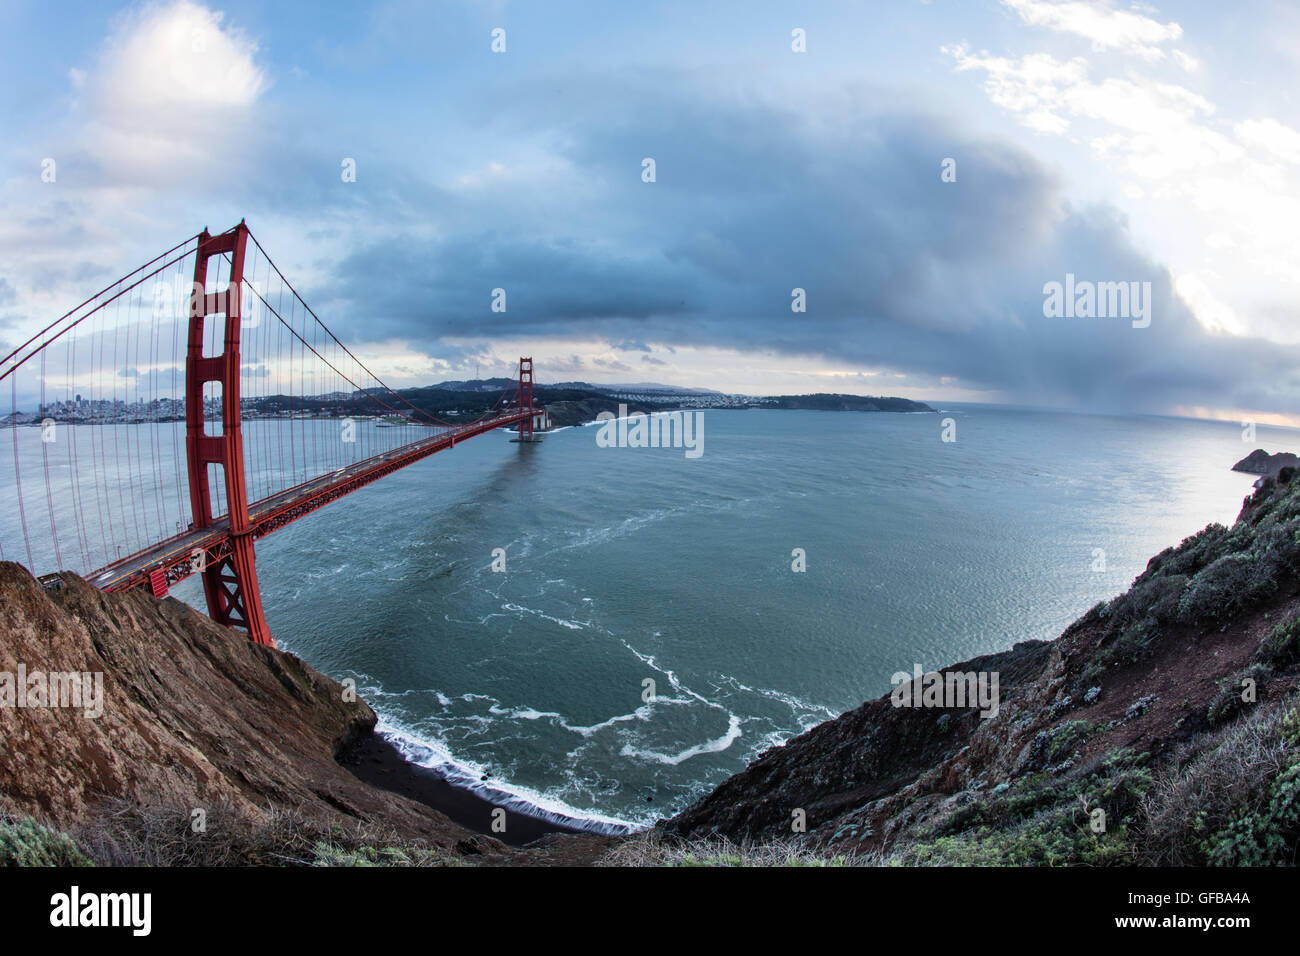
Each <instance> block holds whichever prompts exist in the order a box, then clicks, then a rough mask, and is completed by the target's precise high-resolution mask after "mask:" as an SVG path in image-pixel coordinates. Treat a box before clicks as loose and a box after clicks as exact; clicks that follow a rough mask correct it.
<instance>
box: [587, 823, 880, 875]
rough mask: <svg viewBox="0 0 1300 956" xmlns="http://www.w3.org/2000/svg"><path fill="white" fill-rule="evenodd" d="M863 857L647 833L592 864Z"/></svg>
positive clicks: (791, 845) (831, 861) (800, 862)
mask: <svg viewBox="0 0 1300 956" xmlns="http://www.w3.org/2000/svg"><path fill="white" fill-rule="evenodd" d="M874 862H877V861H876V860H874V859H869V858H867V857H864V856H851V855H845V854H836V853H833V852H830V851H827V850H817V849H811V848H809V847H808V846H807V845H805V844H802V843H800V842H799V841H798V840H794V839H791V840H779V841H775V842H772V843H741V844H737V843H733V842H732V841H730V840H728V839H726V838H716V839H701V840H679V839H675V838H672V837H666V836H664V835H663V834H662V833H661V832H659V831H658V830H649V831H646V832H645V833H639V834H637V835H635V836H632V837H629V838H628V839H626V840H624V841H623V842H621V843H619V844H618V846H616V847H614V848H613V849H612V850H610V851H609V852H608V853H606V854H605V855H604V856H603V857H601V858H600V859H599V860H597V861H596V865H597V866H865V865H870V864H872V863H874Z"/></svg>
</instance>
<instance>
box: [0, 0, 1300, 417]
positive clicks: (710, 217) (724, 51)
mask: <svg viewBox="0 0 1300 956" xmlns="http://www.w3.org/2000/svg"><path fill="white" fill-rule="evenodd" d="M810 7H812V8H813V9H811V10H810V9H809V8H810ZM494 30H503V31H504V45H505V49H504V51H502V52H496V51H494V50H493V42H494V41H493V31H494ZM796 31H800V32H798V33H796ZM498 45H500V41H498ZM801 45H802V47H803V50H802V52H801V51H799V50H796V49H795V48H796V47H799V46H801ZM0 51H2V52H3V56H2V57H0V77H2V78H3V81H4V82H3V84H2V85H0V98H2V100H3V111H4V114H3V115H4V117H5V120H6V123H5V129H6V135H5V137H4V140H3V143H0V345H5V344H6V343H7V344H8V345H9V346H12V345H14V344H16V342H17V340H20V338H21V337H25V336H23V333H24V332H25V331H31V330H32V329H33V328H36V327H39V326H41V325H44V324H45V323H46V322H47V321H49V320H50V319H51V318H53V317H54V316H56V315H58V314H60V313H61V312H62V311H64V310H65V309H66V308H68V307H70V306H71V305H73V304H75V303H76V302H77V301H80V299H81V298H84V297H85V296H86V295H87V294H89V293H90V292H92V291H94V290H95V289H97V288H99V287H100V286H102V285H104V284H106V283H107V282H109V281H111V280H112V279H114V278H116V277H117V276H119V275H122V274H124V273H126V272H128V271H129V270H130V269H132V268H134V267H135V266H136V265H139V264H140V263H141V262H144V261H145V260H147V259H149V258H151V257H152V256H154V255H156V254H157V253H159V252H161V251H162V250H163V249H165V248H168V247H170V246H171V245H173V244H175V243H176V242H178V241H180V240H181V239H182V238H184V237H185V236H186V235H192V234H193V233H195V232H197V231H198V230H199V229H201V228H202V227H204V226H208V227H210V228H211V229H212V230H213V231H218V230H220V229H224V228H227V227H228V226H230V225H232V224H234V223H235V222H238V221H239V219H240V218H245V217H246V218H247V221H248V223H249V225H250V226H251V227H252V229H253V231H254V232H255V233H256V234H257V235H258V237H259V239H260V240H261V242H262V244H263V245H264V246H265V247H266V248H267V249H268V250H269V251H270V252H271V254H272V255H273V256H275V257H276V259H277V261H278V263H279V264H280V266H281V268H283V269H284V270H285V272H286V274H287V275H288V276H289V277H290V278H291V279H292V280H294V282H295V284H296V285H297V286H298V287H299V289H300V290H301V291H303V293H304V295H305V297H306V299H307V300H308V301H309V302H310V303H311V304H312V305H313V307H314V308H315V309H316V311H317V312H318V313H319V314H320V315H321V316H322V317H323V318H324V319H325V320H326V321H327V322H329V323H330V324H331V325H332V326H333V327H334V328H335V329H336V330H338V331H339V332H340V333H341V335H342V337H343V338H344V339H345V340H346V341H348V343H349V344H350V345H352V346H353V348H354V350H355V351H356V352H357V353H358V354H359V355H360V356H362V357H363V358H366V359H367V360H371V365H372V367H374V368H375V370H376V371H377V372H379V373H380V374H381V375H383V376H384V377H385V378H387V379H388V380H389V381H390V384H395V385H404V384H424V383H427V382H431V381H437V380H441V379H444V378H453V377H463V376H465V375H472V374H473V372H474V370H475V368H476V367H477V368H480V369H481V370H482V373H483V374H484V375H486V374H489V373H493V374H502V373H504V372H505V371H506V369H507V367H508V366H510V365H513V363H514V361H515V359H516V358H517V357H518V356H519V355H520V354H531V355H533V356H534V358H535V360H536V363H537V368H538V378H539V380H541V381H543V382H546V381H563V380H570V379H585V380H588V381H600V382H633V381H660V382H669V383H676V384H683V385H699V386H707V387H713V388H718V389H722V390H724V391H738V392H749V393H757V392H761V393H774V392H810V391H842V392H854V393H861V394H882V393H883V394H891V395H903V396H908V397H913V398H921V399H928V400H939V401H942V400H974V401H999V402H1016V403H1023V404H1032V405H1050V406H1058V407H1065V408H1080V409H1095V410H1100V411H1121V412H1126V411H1136V412H1156V413H1172V414H1191V415H1212V416H1215V417H1225V418H1228V417H1231V418H1245V417H1250V418H1253V419H1256V420H1259V421H1277V422H1290V423H1292V424H1296V423H1300V418H1298V417H1297V413H1300V305H1298V303H1300V269H1297V268H1296V263H1297V262H1300V229H1297V228H1296V226H1295V224H1296V223H1297V222H1298V221H1300V100H1298V99H1297V95H1296V92H1295V90H1296V89H1297V87H1296V84H1295V81H1294V80H1295V76H1296V75H1297V68H1298V67H1300V6H1297V5H1294V4H1289V3H1282V2H1279V3H1271V2H1249V0H1244V2H1235V3H1233V4H1223V3H1217V2H1204V3H1183V4H1177V5H1173V4H1171V5H1168V6H1161V7H1156V6H1152V5H1148V4H1143V3H1133V4H1128V3H1124V2H1121V0H1116V2H1113V3H1111V2H1082V0H1079V2H1061V3H1055V2H1046V0H961V2H942V0H934V2H929V3H925V2H919V0H897V2H883V0H882V2H861V0H859V2H842V3H835V2H822V3H818V4H816V5H809V4H806V3H755V2H745V3H740V2H736V3H727V2H719V3H708V4H701V3H698V2H695V0H692V2H680V3H679V2H662V3H646V4H611V3H597V2H589V3H568V2H546V3H540V2H534V3H514V2H506V0H495V2H471V0H451V2H443V3H431V2H420V3H416V2H377V3H362V2H356V3H347V4H338V5H332V6H329V7H328V8H325V9H322V8H320V7H318V6H317V5H316V4H307V3H301V4H299V3H291V2H280V3H275V4H265V5H264V4H260V3H259V4H254V3H245V2H226V3H215V4H214V5H211V6H205V5H202V4H200V3H194V2H189V0H182V2H172V3H157V4H126V5H121V6H119V7H117V8H114V7H113V5H111V4H107V3H103V2H86V3H50V2H48V0H44V2H31V3H27V2H21V0H7V2H6V3H5V4H4V5H3V7H0ZM51 159H52V160H54V163H55V166H54V169H55V170H56V175H55V176H54V181H53V182H43V181H42V171H43V169H45V168H47V166H46V165H45V164H46V161H47V160H51ZM646 159H652V160H653V161H654V174H655V175H654V181H653V182H646V181H645V175H644V172H643V171H644V169H645V165H646V164H645V160H646ZM945 160H952V163H950V164H948V165H949V168H951V169H952V170H954V171H955V181H945V177H944V176H943V175H942V173H943V171H944V165H945ZM349 161H350V162H351V163H354V164H355V182H348V181H345V179H346V178H347V177H345V176H344V175H343V173H344V171H345V167H346V166H347V164H348V163H349ZM947 178H948V179H952V178H953V177H952V176H949V177H947ZM1067 273H1068V274H1073V275H1074V276H1075V277H1076V279H1077V280H1079V281H1092V282H1149V283H1150V284H1151V295H1152V300H1151V312H1150V318H1151V322H1150V325H1149V327H1146V328H1134V326H1133V323H1132V322H1131V321H1129V319H1128V318H1124V317H1113V316H1112V317H1105V318H1065V317H1059V316H1051V317H1049V316H1046V315H1044V285H1045V284H1046V283H1049V282H1053V281H1057V282H1063V281H1064V280H1065V277H1066V275H1067ZM496 288H502V289H505V290H506V296H507V308H506V311H505V312H493V311H492V308H491V305H492V290H493V289H496ZM796 288H799V289H803V290H804V298H805V301H806V311H804V312H795V311H792V308H791V305H792V301H793V299H792V290H794V289H796ZM5 350H6V351H7V348H6V349H5Z"/></svg>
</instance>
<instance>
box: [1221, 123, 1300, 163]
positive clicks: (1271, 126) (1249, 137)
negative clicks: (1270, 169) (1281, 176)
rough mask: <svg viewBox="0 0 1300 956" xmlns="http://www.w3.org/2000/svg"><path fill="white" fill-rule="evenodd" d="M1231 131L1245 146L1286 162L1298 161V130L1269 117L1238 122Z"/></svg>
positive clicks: (1299, 133) (1299, 136) (1299, 160)
mask: <svg viewBox="0 0 1300 956" xmlns="http://www.w3.org/2000/svg"><path fill="white" fill-rule="evenodd" d="M1233 132H1235V133H1236V134H1237V139H1239V140H1241V141H1242V142H1243V143H1245V144H1246V145H1247V146H1252V147H1255V148H1256V149H1262V150H1264V151H1265V152H1267V153H1270V154H1272V155H1273V156H1275V157H1277V158H1278V159H1281V160H1284V161H1286V162H1288V163H1300V132H1297V131H1296V130H1294V129H1292V128H1291V127H1290V126H1287V125H1285V124H1283V123H1279V122H1278V121H1277V120H1275V119H1272V118H1271V117H1266V118H1265V119H1258V120H1246V121H1245V122H1243V123H1238V124H1237V125H1236V127H1235V128H1234V130H1233Z"/></svg>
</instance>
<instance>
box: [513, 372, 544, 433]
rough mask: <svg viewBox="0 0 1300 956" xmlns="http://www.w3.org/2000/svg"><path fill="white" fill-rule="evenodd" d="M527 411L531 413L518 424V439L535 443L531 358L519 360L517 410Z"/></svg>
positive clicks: (535, 415) (535, 417)
mask: <svg viewBox="0 0 1300 956" xmlns="http://www.w3.org/2000/svg"><path fill="white" fill-rule="evenodd" d="M525 409H527V410H528V411H529V412H533V414H530V415H529V416H528V417H527V418H526V419H524V420H523V421H522V422H520V423H519V438H518V440H519V441H521V442H537V441H541V439H540V438H535V437H534V436H533V422H534V421H536V419H537V414H536V412H534V411H533V360H532V359H531V358H521V359H520V360H519V410H520V411H523V410H525Z"/></svg>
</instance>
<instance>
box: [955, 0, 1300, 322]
mask: <svg viewBox="0 0 1300 956" xmlns="http://www.w3.org/2000/svg"><path fill="white" fill-rule="evenodd" d="M1004 2H1007V0H1004ZM1010 5H1012V6H1015V7H1016V8H1017V9H1018V10H1021V12H1022V15H1024V14H1025V13H1026V11H1030V12H1033V11H1037V12H1036V13H1034V17H1036V19H1034V18H1031V16H1025V19H1026V22H1035V23H1046V22H1048V20H1047V19H1045V18H1046V17H1047V14H1045V13H1043V12H1042V11H1041V10H1040V9H1039V8H1041V7H1043V6H1045V5H1043V4H1040V3H1034V2H1029V0H1025V2H1019V0H1017V2H1013V3H1010ZM1076 6H1080V5H1078V4H1062V5H1059V6H1056V7H1053V9H1055V10H1057V11H1058V13H1059V12H1060V11H1062V10H1067V8H1073V7H1076ZM1109 14H1111V15H1116V16H1118V14H1116V13H1115V11H1109ZM1126 16H1127V15H1126ZM1138 19H1145V18H1138ZM1051 22H1053V23H1067V22H1068V23H1071V24H1073V25H1074V27H1077V29H1074V30H1073V31H1072V32H1080V33H1085V31H1086V30H1091V29H1092V27H1091V26H1088V24H1089V23H1091V22H1092V21H1088V20H1086V19H1082V18H1075V16H1074V14H1071V15H1070V17H1065V15H1064V14H1062V15H1061V17H1060V18H1058V19H1057V20H1053V21H1051ZM1117 22H1119V23H1121V24H1129V25H1130V26H1132V25H1133V21H1130V20H1127V19H1121V20H1120V21H1117ZM1147 22H1148V23H1149V24H1154V23H1155V21H1147ZM1094 25H1095V24H1094ZM1155 25H1156V26H1159V24H1155ZM1176 26H1177V25H1176V24H1170V25H1168V27H1169V29H1168V30H1166V33H1167V34H1168V38H1173V36H1174V35H1173V30H1172V28H1173V27H1176ZM1062 29H1064V27H1062ZM1142 29H1143V30H1144V31H1146V32H1141V31H1139V30H1137V29H1136V27H1135V28H1134V30H1133V32H1132V33H1131V34H1130V38H1131V39H1134V38H1136V37H1139V36H1144V37H1147V38H1148V39H1149V40H1152V41H1153V42H1154V38H1155V37H1156V36H1157V33H1156V32H1155V31H1154V30H1152V29H1151V27H1150V26H1147V27H1143V28H1142ZM1093 32H1099V28H1098V30H1094V31H1093ZM1181 32H1182V31H1181V28H1179V29H1178V35H1181ZM1112 40H1113V41H1114V43H1113V44H1112V45H1116V44H1120V40H1119V39H1118V34H1116V35H1115V36H1114V37H1112ZM1108 42H1110V41H1108ZM1134 42H1136V40H1135V39H1134ZM1129 46H1130V47H1131V46H1132V44H1131V43H1130V44H1129ZM942 49H943V51H944V52H946V53H947V54H949V55H950V56H951V57H952V58H953V59H954V61H955V62H956V68H957V70H958V71H978V72H982V73H984V74H985V83H984V88H985V92H986V93H987V94H988V97H989V99H990V100H991V101H992V102H993V103H995V104H996V105H998V106H1000V107H1002V108H1003V109H1005V110H1007V111H1008V112H1010V113H1012V114H1013V115H1014V116H1015V117H1016V119H1017V121H1018V122H1020V123H1021V124H1022V125H1024V126H1026V127H1028V128H1029V129H1032V130H1035V131H1036V132H1038V133H1043V134H1051V135H1056V136H1063V137H1068V139H1069V140H1070V141H1071V142H1073V143H1078V144H1079V145H1081V146H1085V147H1087V153H1086V154H1085V155H1090V156H1091V157H1092V158H1093V160H1095V161H1096V162H1098V163H1100V164H1102V165H1103V166H1104V167H1105V168H1106V169H1107V170H1108V171H1109V172H1110V173H1111V174H1112V175H1114V174H1119V175H1121V176H1122V177H1123V180H1121V181H1122V182H1123V183H1124V185H1123V187H1122V195H1124V196H1125V197H1126V199H1127V200H1128V201H1129V202H1130V203H1133V204H1136V208H1137V209H1140V210H1141V217H1140V218H1141V220H1142V221H1143V223H1144V226H1145V228H1144V231H1145V232H1146V234H1147V235H1150V236H1159V237H1161V241H1162V242H1163V245H1164V248H1161V249H1159V250H1158V254H1159V255H1160V256H1161V257H1162V258H1164V259H1166V260H1167V261H1169V262H1170V264H1171V265H1172V267H1173V269H1174V272H1175V274H1177V275H1179V276H1180V277H1181V278H1180V279H1179V281H1178V285H1177V288H1178V291H1179V294H1180V295H1181V296H1182V297H1183V298H1184V300H1185V301H1186V302H1187V303H1188V304H1189V305H1190V306H1191V307H1192V309H1193V311H1194V312H1195V314H1196V315H1197V317H1198V319H1199V320H1200V321H1201V322H1202V324H1203V325H1205V327H1206V328H1208V329H1211V330H1214V331H1219V332H1227V333H1245V332H1251V333H1255V334H1262V335H1265V336H1267V337H1271V338H1275V339H1277V340H1279V341H1297V340H1300V329H1297V328H1294V327H1289V326H1288V324H1287V322H1286V320H1285V319H1278V318H1274V319H1269V318H1267V317H1266V316H1269V315H1273V316H1278V315H1285V314H1289V313H1288V312H1287V311H1286V310H1285V309H1282V308H1280V307H1279V303H1280V302H1289V301H1294V300H1295V299H1296V298H1297V297H1300V276H1297V274H1296V273H1295V269H1294V263H1295V261H1296V260H1297V259H1300V236H1298V235H1297V234H1296V232H1295V230H1294V228H1293V223H1294V222H1295V221H1297V219H1300V182H1297V181H1296V179H1295V177H1294V175H1292V173H1293V170H1291V169H1290V168H1289V166H1288V164H1295V163H1300V131H1297V130H1296V129H1294V128H1292V127H1290V126H1287V125H1285V124H1284V123H1282V122H1280V121H1278V120H1276V119H1273V118H1271V117H1265V118H1258V119H1249V120H1245V121H1241V122H1235V123H1234V122H1233V121H1232V120H1230V119H1226V118H1220V117H1219V115H1218V113H1219V111H1218V108H1217V106H1216V104H1215V103H1214V102H1213V101H1211V100H1210V99H1208V98H1207V97H1205V96H1203V95H1201V94H1200V93H1198V92H1196V91H1194V90H1192V89H1189V88H1187V87H1186V86H1183V85H1181V84H1180V83H1177V82H1168V81H1166V80H1165V79H1164V78H1163V76H1149V75H1142V72H1141V71H1140V69H1135V68H1133V67H1131V66H1130V67H1128V68H1126V69H1124V71H1123V72H1122V73H1121V74H1119V75H1108V76H1101V77H1094V76H1093V68H1092V65H1091V64H1090V63H1088V61H1086V60H1085V59H1083V58H1082V57H1074V58H1072V59H1069V60H1060V59H1057V58H1056V57H1054V56H1052V55H1050V54H1047V53H1033V54H1029V55H1027V56H1024V57H1021V58H1020V59H1013V58H1006V57H1000V56H993V55H989V54H988V53H986V52H981V53H980V54H978V55H976V54H972V53H971V52H970V50H969V48H968V47H966V46H965V45H959V46H947V47H943V48H942ZM1147 59H1151V58H1150V57H1147ZM1175 60H1176V61H1177V58H1175ZM1182 65H1183V66H1184V69H1185V68H1186V64H1182ZM1156 69H1163V71H1164V72H1166V73H1167V72H1168V70H1169V67H1164V68H1161V67H1156Z"/></svg>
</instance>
